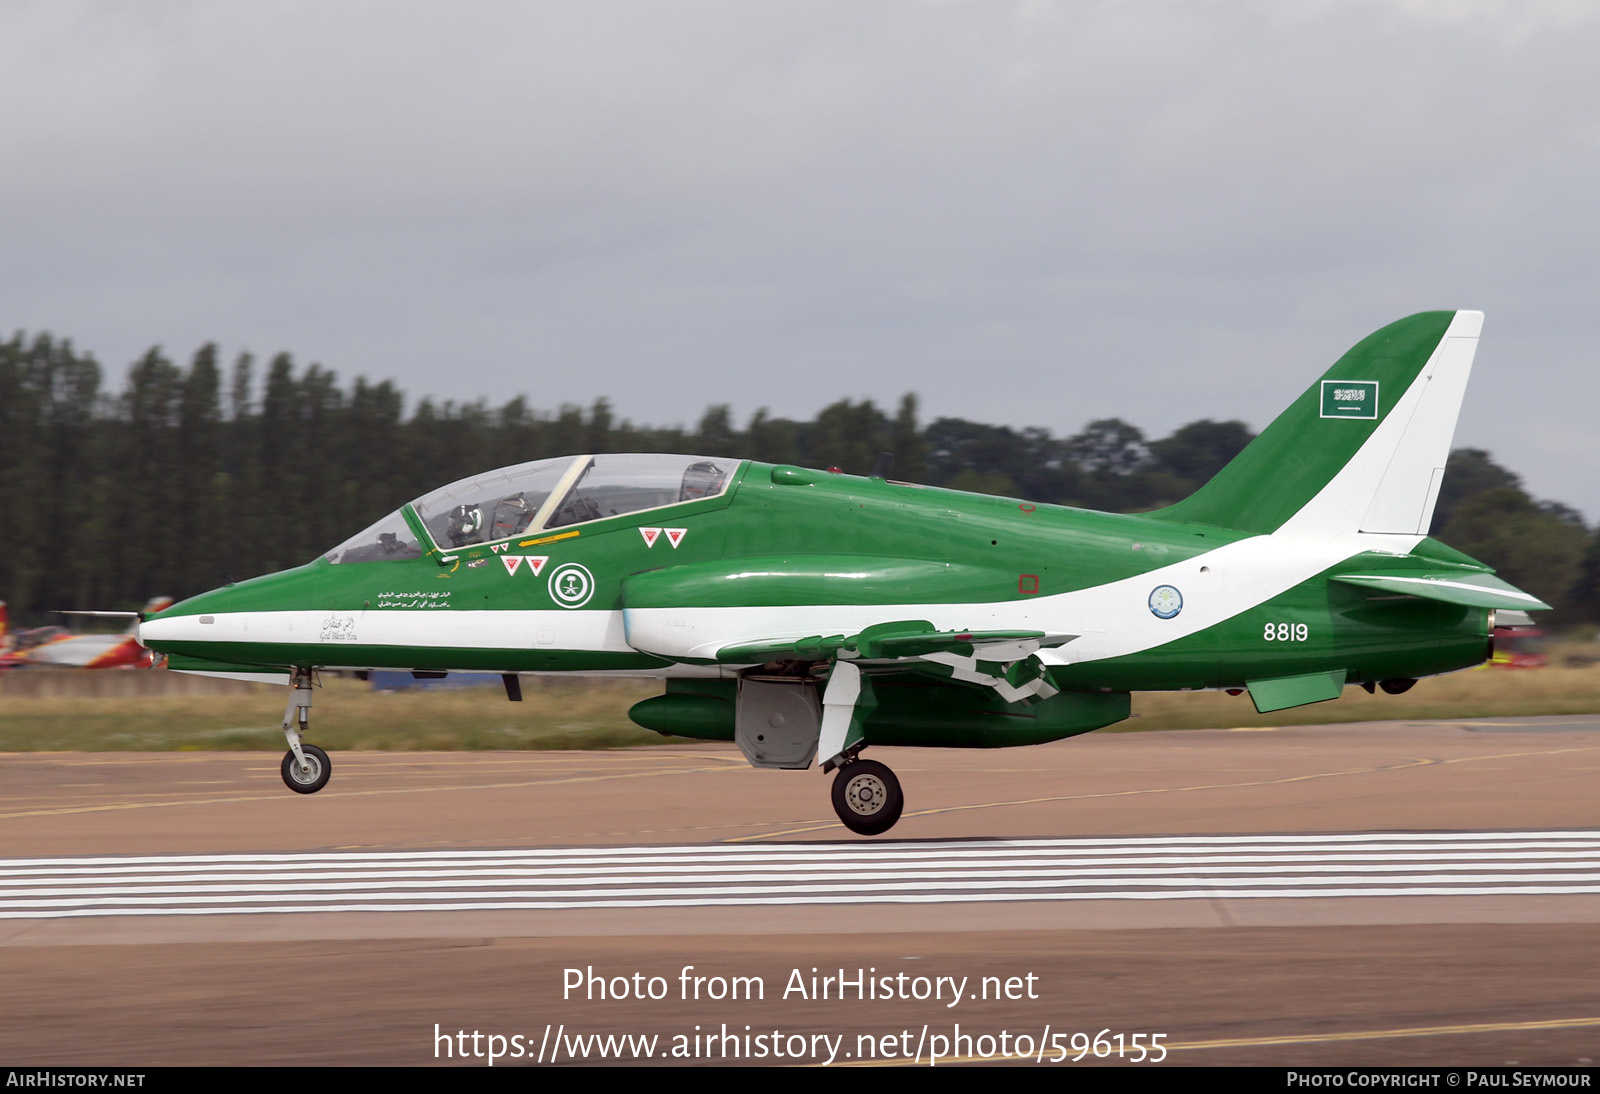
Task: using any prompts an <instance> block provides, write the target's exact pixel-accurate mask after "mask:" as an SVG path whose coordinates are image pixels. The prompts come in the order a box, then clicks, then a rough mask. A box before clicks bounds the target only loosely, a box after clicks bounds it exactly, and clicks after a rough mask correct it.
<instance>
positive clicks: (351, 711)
mask: <svg viewBox="0 0 1600 1094" xmlns="http://www.w3.org/2000/svg"><path fill="white" fill-rule="evenodd" d="M108 671H109V670H108ZM130 671H136V670H130ZM660 690H661V689H660V686H659V685H658V684H655V683H652V682H649V681H638V680H617V681H591V680H582V681H577V680H575V681H565V680H561V681H551V682H542V681H541V682H532V681H525V682H524V684H523V700H524V701H523V702H521V703H511V702H507V701H506V697H505V694H504V692H502V691H501V690H500V688H499V686H498V681H497V682H496V686H494V687H487V688H465V689H449V690H436V691H427V690H421V689H418V690H411V691H402V692H374V691H373V690H372V689H371V688H370V687H368V686H367V685H366V684H364V683H361V682H360V681H357V680H344V679H330V680H327V681H325V686H323V687H321V688H319V689H318V690H317V691H316V693H315V697H314V702H313V705H312V708H311V732H310V733H309V734H307V739H308V740H310V741H312V742H313V743H315V744H318V745H321V746H322V747H323V748H325V749H328V750H329V751H330V752H331V751H335V750H337V751H341V752H343V751H349V750H352V749H357V750H387V751H453V750H473V749H562V748H625V747H628V746H632V745H647V744H664V743H669V742H674V741H676V740H677V739H676V738H669V737H662V736H660V735H659V734H656V733H652V732H650V731H649V730H644V729H640V728H639V727H638V726H636V725H634V724H633V723H632V722H630V721H629V720H628V708H629V707H630V706H632V705H633V704H634V703H637V702H638V701H639V700H641V699H645V698H648V697H649V696H651V695H654V694H656V693H658V692H659V691H660ZM287 698H288V691H287V689H286V688H281V687H272V686H269V685H264V684H263V685H253V686H250V687H244V686H241V687H240V688H239V690H237V691H234V692H231V693H228V694H221V695H141V696H133V697H123V698H39V699H34V698H14V697H12V696H8V695H5V694H4V693H3V691H0V751H6V752H49V751H61V752H107V751H134V752H147V751H153V752H163V751H174V750H183V749H199V750H219V751H262V750H265V751H269V752H270V751H277V750H280V749H282V748H283V731H282V729H281V725H282V722H283V706H284V702H285V701H286V699H287ZM678 743H681V742H678Z"/></svg>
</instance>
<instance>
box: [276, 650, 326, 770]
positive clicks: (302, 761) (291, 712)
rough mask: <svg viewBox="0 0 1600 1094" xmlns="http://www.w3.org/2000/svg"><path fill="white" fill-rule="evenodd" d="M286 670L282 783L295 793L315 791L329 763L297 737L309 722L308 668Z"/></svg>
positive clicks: (309, 677) (320, 752)
mask: <svg viewBox="0 0 1600 1094" xmlns="http://www.w3.org/2000/svg"><path fill="white" fill-rule="evenodd" d="M289 673H290V676H289V688H290V691H289V705H288V706H286V707H284V708H283V736H284V738H285V739H287V740H288V742H289V751H288V752H286V753H284V756H283V782H284V785H285V786H287V787H288V788H289V789H290V790H293V791H294V792H295V793H296V794H315V793H316V792H317V791H318V790H321V789H322V788H323V787H324V786H327V785H328V776H329V775H331V774H332V773H333V764H332V763H330V762H329V760H328V754H327V753H326V752H324V751H322V749H320V748H318V747H317V746H316V745H308V744H303V743H301V740H300V735H301V734H302V733H304V732H305V731H306V728H307V726H309V724H310V722H311V670H310V669H301V668H295V669H290V670H289Z"/></svg>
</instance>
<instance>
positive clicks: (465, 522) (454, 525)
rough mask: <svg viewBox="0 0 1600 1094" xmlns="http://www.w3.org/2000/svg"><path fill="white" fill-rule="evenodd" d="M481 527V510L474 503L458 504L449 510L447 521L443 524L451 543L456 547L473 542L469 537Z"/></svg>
mask: <svg viewBox="0 0 1600 1094" xmlns="http://www.w3.org/2000/svg"><path fill="white" fill-rule="evenodd" d="M482 527H483V510H482V509H480V508H478V507H477V506H476V505H458V506H456V507H455V508H454V509H452V510H450V517H449V523H448V524H447V525H446V526H445V528H446V531H447V532H448V533H449V536H450V542H451V544H452V545H453V546H456V547H460V546H461V545H462V544H464V543H470V542H475V541H474V540H472V539H471V538H470V537H472V536H473V535H475V534H476V533H477V532H478V530H479V529H480V528H482Z"/></svg>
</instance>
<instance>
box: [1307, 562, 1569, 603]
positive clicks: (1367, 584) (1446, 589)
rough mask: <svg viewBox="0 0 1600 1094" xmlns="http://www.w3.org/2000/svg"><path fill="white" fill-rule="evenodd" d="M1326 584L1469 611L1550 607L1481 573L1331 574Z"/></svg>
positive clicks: (1383, 571) (1439, 571) (1505, 583)
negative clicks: (1436, 601)
mask: <svg viewBox="0 0 1600 1094" xmlns="http://www.w3.org/2000/svg"><path fill="white" fill-rule="evenodd" d="M1330 580H1333V581H1338V582H1342V583H1343V584H1345V585H1356V586H1359V587H1361V588H1365V589H1379V590H1382V591H1383V592H1386V593H1403V594H1405V595H1407V596H1420V597H1424V598H1426V599H1428V600H1441V601H1443V602H1444V603H1446V604H1462V605H1465V606H1466V607H1469V608H1515V609H1520V610H1522V611H1547V610H1549V608H1550V605H1548V604H1546V603H1545V602H1544V601H1542V600H1540V599H1539V598H1538V597H1536V596H1533V595H1532V594H1530V593H1525V592H1523V591H1522V590H1521V589H1519V588H1517V587H1516V586H1515V585H1512V584H1511V583H1510V582H1506V581H1502V580H1500V579H1499V578H1498V577H1496V576H1494V575H1493V574H1486V573H1483V572H1481V571H1460V570H1369V571H1367V572H1366V573H1360V574H1335V575H1332V577H1331V578H1330Z"/></svg>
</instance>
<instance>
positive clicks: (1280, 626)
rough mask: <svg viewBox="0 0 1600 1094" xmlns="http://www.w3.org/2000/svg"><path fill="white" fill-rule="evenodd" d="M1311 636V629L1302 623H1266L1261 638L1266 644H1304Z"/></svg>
mask: <svg viewBox="0 0 1600 1094" xmlns="http://www.w3.org/2000/svg"><path fill="white" fill-rule="evenodd" d="M1310 636H1311V628H1310V627H1308V626H1307V625H1306V624H1304V623H1268V624H1267V625H1266V627H1265V628H1264V629H1263V630H1262V632H1261V637H1262V638H1264V639H1265V640H1266V641H1268V642H1304V641H1305V640H1306V639H1307V638H1309V637H1310Z"/></svg>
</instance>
